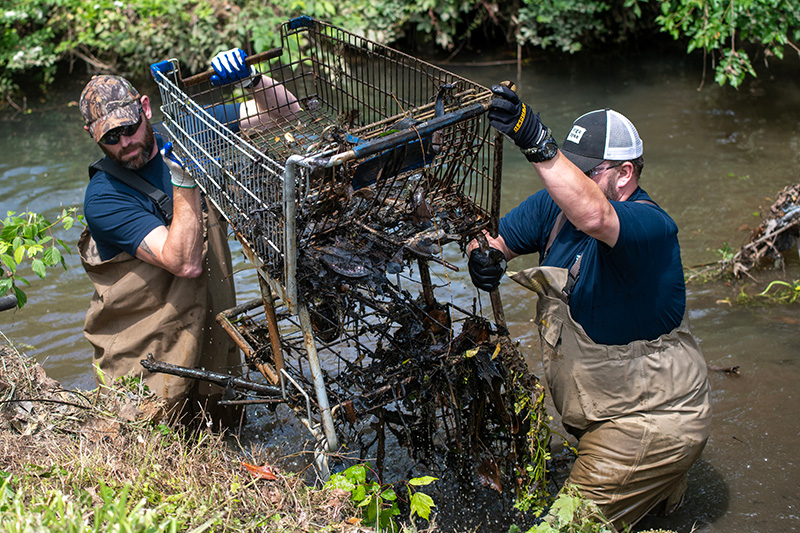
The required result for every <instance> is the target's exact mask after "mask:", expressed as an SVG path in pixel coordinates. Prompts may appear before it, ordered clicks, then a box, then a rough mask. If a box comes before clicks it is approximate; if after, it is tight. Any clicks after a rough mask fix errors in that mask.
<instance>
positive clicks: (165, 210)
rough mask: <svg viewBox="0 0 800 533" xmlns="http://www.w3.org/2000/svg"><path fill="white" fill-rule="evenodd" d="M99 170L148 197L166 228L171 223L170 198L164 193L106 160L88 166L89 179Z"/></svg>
mask: <svg viewBox="0 0 800 533" xmlns="http://www.w3.org/2000/svg"><path fill="white" fill-rule="evenodd" d="M100 170H102V171H103V172H105V173H106V174H108V175H110V176H114V177H115V178H116V179H118V180H119V181H121V182H122V183H124V184H125V185H128V186H129V187H132V188H133V189H136V190H137V191H139V192H140V193H142V194H144V195H145V196H148V197H149V198H150V199H151V200H152V201H153V203H155V204H156V207H157V208H158V210H159V211H160V212H161V215H162V216H163V217H164V220H165V221H166V223H167V226H169V225H170V224H171V223H172V198H170V197H169V196H167V194H166V193H164V191H162V190H161V189H159V188H157V187H155V186H154V185H153V184H151V183H150V182H149V181H147V180H146V179H144V178H143V177H141V176H140V175H138V174H136V173H135V172H134V171H132V170H129V169H127V168H124V167H121V166H119V165H118V164H116V163H115V162H113V161H111V160H110V159H107V158H103V159H98V160H97V161H95V162H94V163H92V164H91V165H89V179H92V177H93V176H94V175H95V174H97V172H98V171H100Z"/></svg>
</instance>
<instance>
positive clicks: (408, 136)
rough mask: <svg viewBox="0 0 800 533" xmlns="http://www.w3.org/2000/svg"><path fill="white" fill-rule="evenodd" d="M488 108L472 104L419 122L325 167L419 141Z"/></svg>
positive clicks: (365, 145) (337, 158) (334, 157)
mask: <svg viewBox="0 0 800 533" xmlns="http://www.w3.org/2000/svg"><path fill="white" fill-rule="evenodd" d="M488 108H489V102H485V103H477V104H472V105H470V106H467V107H464V108H462V109H459V110H458V111H454V112H452V113H448V114H446V115H442V116H440V117H436V118H433V119H431V120H428V121H426V122H421V123H419V124H416V125H414V127H412V128H409V129H405V130H401V131H398V132H396V133H392V134H390V135H387V136H385V137H381V138H380V139H377V140H375V141H371V142H366V143H364V144H360V145H358V146H354V147H353V148H351V149H350V150H348V151H347V152H342V153H340V154H336V155H334V156H333V157H331V158H330V159H329V160H328V162H327V164H326V166H329V167H333V166H337V165H341V164H342V163H344V162H345V161H350V160H352V159H355V158H357V157H366V156H370V155H373V154H376V153H378V152H382V151H384V150H387V149H389V148H394V147H395V146H399V145H401V144H405V143H408V142H411V141H413V140H414V139H420V138H422V137H425V136H427V135H430V134H431V133H433V132H434V131H437V130H440V129H442V128H445V127H447V126H451V125H453V124H456V123H458V122H462V121H465V120H469V119H471V118H474V117H477V116H478V115H482V114H483V113H485V112H486V111H487V110H488Z"/></svg>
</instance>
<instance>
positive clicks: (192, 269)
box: [171, 263, 203, 279]
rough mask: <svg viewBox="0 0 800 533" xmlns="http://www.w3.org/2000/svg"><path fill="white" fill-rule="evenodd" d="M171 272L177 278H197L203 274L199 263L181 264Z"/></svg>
mask: <svg viewBox="0 0 800 533" xmlns="http://www.w3.org/2000/svg"><path fill="white" fill-rule="evenodd" d="M171 272H172V273H173V274H175V275H176V276H178V277H179V278H190V279H193V278H199V277H200V275H201V274H202V273H203V265H202V264H201V263H191V264H183V265H180V266H179V267H177V268H174V269H171Z"/></svg>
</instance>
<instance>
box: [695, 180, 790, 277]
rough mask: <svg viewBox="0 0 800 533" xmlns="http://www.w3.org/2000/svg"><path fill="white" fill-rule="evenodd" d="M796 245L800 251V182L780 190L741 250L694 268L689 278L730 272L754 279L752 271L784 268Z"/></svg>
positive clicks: (728, 273) (721, 274) (719, 275)
mask: <svg viewBox="0 0 800 533" xmlns="http://www.w3.org/2000/svg"><path fill="white" fill-rule="evenodd" d="M793 248H794V249H796V250H798V251H800V183H798V184H794V185H788V186H786V187H785V188H784V189H783V190H782V191H781V192H779V193H778V196H777V198H776V199H775V202H774V203H773V204H772V206H771V207H770V209H769V213H768V214H767V216H766V217H765V218H764V220H763V221H762V222H761V224H759V226H758V227H757V228H756V229H755V230H753V232H752V233H751V234H750V237H749V238H748V240H747V242H746V243H745V244H744V245H742V247H741V248H740V249H739V251H738V252H736V253H735V254H733V255H732V256H730V257H725V258H723V259H721V260H720V261H717V262H715V263H712V264H708V265H703V266H702V267H701V268H698V269H693V270H694V271H693V272H692V274H691V275H690V276H689V277H688V278H687V281H692V280H695V279H698V278H699V279H708V278H718V277H723V276H726V275H732V276H733V277H735V278H737V279H738V278H742V277H744V276H748V277H750V278H753V276H752V274H751V273H750V272H751V271H752V270H756V269H759V268H775V269H783V268H784V265H785V258H784V253H785V252H787V251H790V250H792V249H793Z"/></svg>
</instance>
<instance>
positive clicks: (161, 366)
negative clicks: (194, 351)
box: [139, 354, 283, 397]
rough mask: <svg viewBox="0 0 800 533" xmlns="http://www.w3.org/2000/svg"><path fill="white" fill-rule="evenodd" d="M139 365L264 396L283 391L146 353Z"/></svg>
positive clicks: (278, 393)
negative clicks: (170, 361)
mask: <svg viewBox="0 0 800 533" xmlns="http://www.w3.org/2000/svg"><path fill="white" fill-rule="evenodd" d="M139 362H140V363H141V365H142V366H143V367H144V368H145V369H147V370H149V371H150V372H160V373H163V374H171V375H173V376H180V377H183V378H190V379H197V380H200V381H208V382H209V383H214V384H215V385H220V386H222V387H233V388H240V389H245V390H249V391H253V392H256V393H258V394H264V395H266V396H273V397H282V396H283V393H282V392H281V389H280V388H279V387H274V386H272V385H264V384H263V383H256V382H254V381H249V380H247V379H244V378H239V377H236V376H230V375H228V374H220V373H219V372H211V371H209V370H201V369H199V368H186V367H183V366H178V365H173V364H170V363H165V362H163V361H157V360H156V359H154V358H153V354H147V359H142V360H141V361H139Z"/></svg>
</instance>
